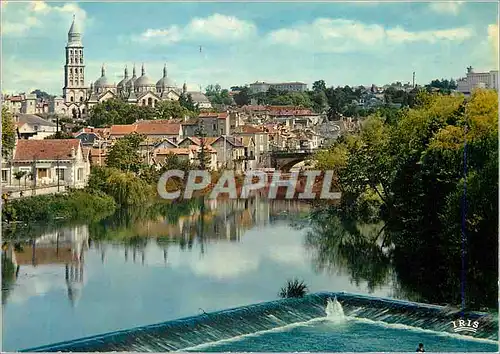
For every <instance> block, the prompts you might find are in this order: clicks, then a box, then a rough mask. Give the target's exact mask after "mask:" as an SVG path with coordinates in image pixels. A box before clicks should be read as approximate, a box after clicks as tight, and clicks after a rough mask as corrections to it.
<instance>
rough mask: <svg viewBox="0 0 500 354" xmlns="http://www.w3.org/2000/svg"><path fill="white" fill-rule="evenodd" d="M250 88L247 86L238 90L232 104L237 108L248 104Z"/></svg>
mask: <svg viewBox="0 0 500 354" xmlns="http://www.w3.org/2000/svg"><path fill="white" fill-rule="evenodd" d="M250 96H251V94H250V88H249V87H248V86H245V87H242V88H240V90H239V92H238V93H237V94H236V95H234V102H235V103H236V104H237V105H238V106H245V105H249V104H250V100H251V97H250Z"/></svg>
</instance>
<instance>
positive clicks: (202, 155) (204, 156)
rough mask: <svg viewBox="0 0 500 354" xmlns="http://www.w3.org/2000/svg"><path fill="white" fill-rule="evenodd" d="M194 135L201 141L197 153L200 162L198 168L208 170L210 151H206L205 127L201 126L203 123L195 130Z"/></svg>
mask: <svg viewBox="0 0 500 354" xmlns="http://www.w3.org/2000/svg"><path fill="white" fill-rule="evenodd" d="M195 134H196V137H198V138H199V139H200V141H201V143H200V151H199V153H198V161H199V164H200V168H201V169H202V170H208V169H210V160H211V157H210V153H209V152H208V149H207V144H206V136H207V133H206V132H205V129H204V128H203V125H201V126H200V127H199V128H198V129H197V130H196V132H195Z"/></svg>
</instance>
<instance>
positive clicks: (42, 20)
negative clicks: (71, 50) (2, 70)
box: [1, 1, 87, 36]
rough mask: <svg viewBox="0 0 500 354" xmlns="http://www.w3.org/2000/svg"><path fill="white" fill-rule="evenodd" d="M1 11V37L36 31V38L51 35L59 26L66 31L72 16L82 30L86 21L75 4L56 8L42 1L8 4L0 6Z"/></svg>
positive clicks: (82, 11) (84, 15) (82, 12)
mask: <svg viewBox="0 0 500 354" xmlns="http://www.w3.org/2000/svg"><path fill="white" fill-rule="evenodd" d="M2 11H3V14H2V26H1V27H2V28H1V34H2V35H3V36H26V35H29V34H30V32H31V31H34V30H36V31H37V32H36V34H37V36H43V34H46V35H51V34H52V33H54V31H58V30H60V29H61V28H62V27H61V26H64V27H65V28H66V30H67V28H69V24H70V22H71V19H72V15H75V16H76V18H77V20H78V24H79V25H80V27H81V28H82V29H83V26H84V24H85V22H86V20H87V14H86V12H85V11H84V10H83V9H81V8H80V7H79V6H78V4H75V3H66V4H62V5H60V6H57V5H52V4H51V3H47V2H44V1H31V2H27V3H24V2H23V3H21V2H19V3H13V2H9V5H8V6H6V5H5V4H2Z"/></svg>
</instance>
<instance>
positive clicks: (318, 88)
mask: <svg viewBox="0 0 500 354" xmlns="http://www.w3.org/2000/svg"><path fill="white" fill-rule="evenodd" d="M312 90H313V91H314V92H316V93H317V92H325V91H326V83H325V81H324V80H318V81H314V82H313V85H312Z"/></svg>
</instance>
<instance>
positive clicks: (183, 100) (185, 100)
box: [179, 93, 199, 113]
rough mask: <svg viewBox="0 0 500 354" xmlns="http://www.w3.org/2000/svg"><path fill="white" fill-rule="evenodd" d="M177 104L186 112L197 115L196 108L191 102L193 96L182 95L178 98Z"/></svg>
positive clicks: (197, 110)
mask: <svg viewBox="0 0 500 354" xmlns="http://www.w3.org/2000/svg"><path fill="white" fill-rule="evenodd" d="M179 103H180V105H181V106H182V107H184V108H186V109H187V110H188V111H190V112H192V113H198V112H199V109H198V106H197V105H196V104H195V103H194V101H193V96H192V95H191V94H190V93H188V94H187V95H186V94H184V93H182V94H181V96H180V97H179Z"/></svg>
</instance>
